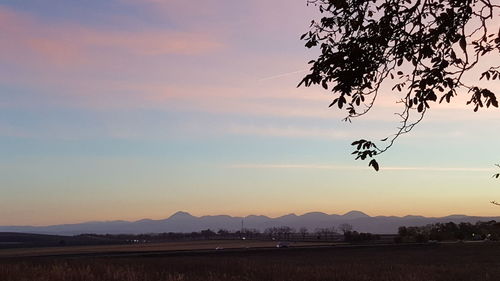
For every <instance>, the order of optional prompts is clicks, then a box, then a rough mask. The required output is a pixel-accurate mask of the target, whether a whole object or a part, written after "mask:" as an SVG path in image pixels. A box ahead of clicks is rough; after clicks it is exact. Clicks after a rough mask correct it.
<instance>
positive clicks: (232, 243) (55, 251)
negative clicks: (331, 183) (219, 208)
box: [0, 240, 331, 258]
mask: <svg viewBox="0 0 500 281" xmlns="http://www.w3.org/2000/svg"><path fill="white" fill-rule="evenodd" d="M276 243H277V242H276V241H258V240H201V241H182V242H164V243H145V244H126V245H98V246H70V247H42V248H18V249H4V250H0V258H2V257H31V256H49V255H78V254H99V253H117V254H118V253H134V252H136V253H138V252H150V253H154V252H164V251H188V250H214V249H215V248H216V247H222V248H224V249H238V248H243V249H245V248H261V247H271V248H272V247H275V246H276ZM329 244H331V243H324V242H322V243H316V242H295V243H293V245H294V246H296V247H297V246H299V247H300V246H318V245H329Z"/></svg>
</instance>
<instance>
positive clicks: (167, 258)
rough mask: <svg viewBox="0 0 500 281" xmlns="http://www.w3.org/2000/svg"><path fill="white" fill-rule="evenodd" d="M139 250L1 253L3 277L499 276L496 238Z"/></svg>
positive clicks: (395, 280)
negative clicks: (487, 240)
mask: <svg viewBox="0 0 500 281" xmlns="http://www.w3.org/2000/svg"><path fill="white" fill-rule="evenodd" d="M212 246H213V245H212ZM140 253H141V254H140V255H137V256H113V257H110V256H107V257H106V256H103V255H104V253H100V254H95V255H91V256H84V257H82V256H73V257H68V256H59V257H58V256H55V257H16V258H12V257H11V258H0V280H2V281H21V280H23V281H24V280H44V281H45V280H46V281H49V280H50V281H63V280H64V281H84V280H85V281H108V280H116V281H169V280H172V281H173V280H176V281H179V280H195V281H197V280H220V281H226V280H248V281H253V280H255V281H257V280H259V281H260V280H276V281H278V280H291V281H295V280H297V281H298V280H339V281H340V280H342V281H350V280H356V281H358V280H359V281H368V280H383V281H389V280H390V281H399V280H401V281H415V280H422V281H424V280H425V281H433V280H436V281H438V280H442V281H461V280H463V281H465V280H467V281H470V280H474V281H481V280H491V281H493V280H495V281H497V280H500V244H497V243H463V244H462V243H454V244H429V245H394V246H368V247H361V246H360V247H317V248H314V247H307V248H293V247H292V248H289V249H272V248H268V249H240V250H228V251H226V250H222V251H205V252H199V251H198V252H197V251H185V252H179V251H174V252H163V253H161V252H156V253H157V254H155V255H149V254H147V253H145V252H140Z"/></svg>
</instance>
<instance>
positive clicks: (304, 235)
mask: <svg viewBox="0 0 500 281" xmlns="http://www.w3.org/2000/svg"><path fill="white" fill-rule="evenodd" d="M308 232H309V231H308V230H307V227H301V228H299V233H300V235H301V236H302V239H306V235H307V233H308Z"/></svg>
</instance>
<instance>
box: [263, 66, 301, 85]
mask: <svg viewBox="0 0 500 281" xmlns="http://www.w3.org/2000/svg"><path fill="white" fill-rule="evenodd" d="M306 71H308V70H307V69H303V70H297V71H293V72H287V73H282V74H278V75H274V76H270V77H266V78H262V79H259V82H262V81H267V80H272V79H276V78H281V77H286V76H289V75H293V74H297V73H303V72H306Z"/></svg>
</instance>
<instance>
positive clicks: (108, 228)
mask: <svg viewBox="0 0 500 281" xmlns="http://www.w3.org/2000/svg"><path fill="white" fill-rule="evenodd" d="M490 220H496V221H500V217H471V216H466V215H450V216H446V217H439V218H437V217H423V216H404V217H395V216H376V217H371V216H369V215H367V214H365V213H363V212H360V211H350V212H348V213H346V214H344V215H337V214H330V215H329V214H325V213H321V212H311V213H306V214H303V215H296V214H288V215H284V216H281V217H276V218H270V217H266V216H256V215H250V216H247V217H232V216H228V215H219V216H202V217H196V216H193V215H191V214H189V213H187V212H177V213H175V214H173V215H171V216H170V217H168V218H166V219H162V220H151V219H143V220H138V221H133V222H129V221H102V222H86V223H79V224H61V225H51V226H0V232H24V233H39V234H57V235H76V234H82V233H96V234H106V233H109V234H141V233H159V232H193V231H200V230H203V229H212V230H215V231H217V230H218V229H226V230H238V229H240V228H241V223H242V221H243V226H244V227H245V228H255V229H259V230H261V231H263V230H264V229H266V228H268V227H275V226H289V227H292V228H295V229H299V228H300V227H307V228H308V229H309V230H310V231H314V229H316V228H325V227H332V226H338V225H339V224H341V223H349V224H351V225H353V227H354V230H357V231H361V232H371V233H379V234H392V233H397V230H398V227H399V226H422V225H426V224H430V223H437V222H454V223H460V222H470V223H475V222H477V221H490Z"/></svg>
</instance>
